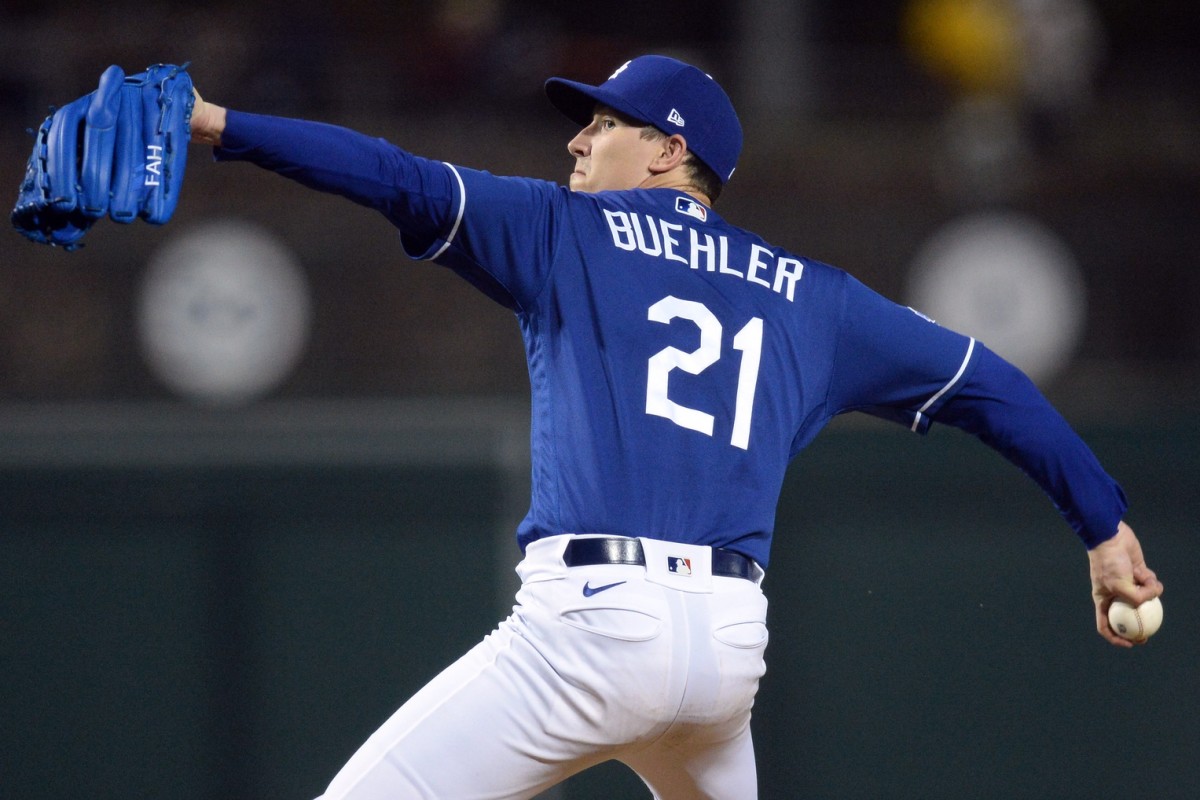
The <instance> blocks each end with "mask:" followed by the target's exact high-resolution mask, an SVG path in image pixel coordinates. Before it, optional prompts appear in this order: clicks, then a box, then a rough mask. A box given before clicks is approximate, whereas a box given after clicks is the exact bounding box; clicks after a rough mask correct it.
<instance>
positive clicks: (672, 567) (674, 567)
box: [667, 556, 692, 575]
mask: <svg viewBox="0 0 1200 800" xmlns="http://www.w3.org/2000/svg"><path fill="white" fill-rule="evenodd" d="M667 571H668V572H674V573H675V574H676V575H691V574H692V560H691V559H690V558H683V557H681V556H667Z"/></svg>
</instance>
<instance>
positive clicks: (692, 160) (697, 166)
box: [641, 125, 724, 205]
mask: <svg viewBox="0 0 1200 800" xmlns="http://www.w3.org/2000/svg"><path fill="white" fill-rule="evenodd" d="M641 136H642V138H643V139H646V140H648V141H653V140H655V139H665V138H667V134H666V133H664V132H663V131H660V130H659V129H658V128H656V127H654V126H653V125H643V126H642V133H641ZM685 141H686V140H685ZM683 165H684V166H685V167H687V169H688V177H689V178H691V179H692V182H693V183H695V184H696V188H697V189H699V190H700V191H702V192H704V194H705V195H707V196H708V200H709V202H711V203H712V204H713V205H716V204H717V198H718V197H720V196H721V188H722V187H723V186H724V184H723V183H721V179H720V177H718V176H717V173H716V172H715V171H713V169H712V167H710V166H708V164H705V163H704V162H703V161H701V160H700V159H699V158H697V157H696V154H695V153H693V152H692V151H691V150H689V151H688V154H687V156H686V157H685V159H684V162H683Z"/></svg>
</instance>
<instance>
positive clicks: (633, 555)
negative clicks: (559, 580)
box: [563, 538, 755, 581]
mask: <svg viewBox="0 0 1200 800" xmlns="http://www.w3.org/2000/svg"><path fill="white" fill-rule="evenodd" d="M563 563H565V564H566V565H567V566H568V567H591V566H595V565H597V564H628V565H630V566H637V567H644V566H646V554H645V553H644V552H642V543H641V542H639V541H638V540H637V539H617V538H591V539H572V540H571V541H569V542H567V549H566V550H565V551H564V552H563ZM754 572H755V570H754V562H753V561H752V560H751V559H749V558H747V557H746V556H744V555H742V554H741V553H735V552H733V551H732V550H722V549H721V548H719V547H714V548H713V549H712V574H713V575H719V576H721V577H723V578H745V579H746V580H748V581H752V580H754V578H755V575H754Z"/></svg>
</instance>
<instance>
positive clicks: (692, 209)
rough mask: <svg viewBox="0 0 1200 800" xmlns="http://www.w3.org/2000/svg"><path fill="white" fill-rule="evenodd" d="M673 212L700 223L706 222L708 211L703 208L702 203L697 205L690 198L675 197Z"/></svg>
mask: <svg viewBox="0 0 1200 800" xmlns="http://www.w3.org/2000/svg"><path fill="white" fill-rule="evenodd" d="M675 210H676V211H678V212H679V213H680V214H687V215H688V216H689V217H694V218H695V219H698V220H700V221H701V222H708V209H707V208H705V207H704V204H703V203H697V202H696V201H695V200H693V199H692V198H690V197H676V198H675Z"/></svg>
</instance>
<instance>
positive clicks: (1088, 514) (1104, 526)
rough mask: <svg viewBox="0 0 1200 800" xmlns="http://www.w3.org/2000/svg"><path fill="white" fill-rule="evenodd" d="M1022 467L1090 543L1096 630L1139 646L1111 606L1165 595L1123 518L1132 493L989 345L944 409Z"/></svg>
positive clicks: (949, 419) (944, 415)
mask: <svg viewBox="0 0 1200 800" xmlns="http://www.w3.org/2000/svg"><path fill="white" fill-rule="evenodd" d="M937 419H938V421H939V422H944V423H947V424H950V425H954V426H955V427H958V428H961V429H963V430H965V431H967V432H969V433H971V434H974V435H975V436H977V437H979V439H980V440H981V441H983V442H984V443H986V444H987V445H989V446H990V447H992V448H994V449H995V450H997V451H998V452H1000V453H1001V454H1002V455H1004V457H1005V458H1007V459H1008V460H1009V461H1011V462H1013V463H1014V464H1016V465H1017V466H1018V467H1020V468H1021V469H1022V470H1023V471H1024V472H1025V473H1026V474H1028V475H1029V476H1030V477H1031V478H1032V479H1033V480H1034V481H1036V482H1037V483H1038V485H1039V486H1041V487H1042V489H1043V490H1044V491H1045V492H1046V494H1048V495H1049V496H1050V498H1051V499H1052V500H1053V501H1054V504H1055V505H1056V506H1057V507H1058V509H1059V511H1060V512H1061V513H1062V515H1063V517H1064V518H1066V520H1067V521H1068V522H1069V523H1070V525H1071V527H1072V528H1074V530H1075V532H1076V533H1077V534H1078V535H1079V537H1080V539H1082V540H1083V542H1084V544H1085V545H1086V546H1087V548H1088V561H1089V564H1090V574H1091V581H1092V599H1093V603H1094V605H1095V609H1096V628H1097V630H1098V631H1099V633H1100V635H1101V636H1103V637H1104V638H1105V639H1106V640H1108V641H1109V642H1111V643H1112V644H1114V645H1117V646H1120V647H1130V646H1131V644H1130V643H1129V642H1128V641H1126V640H1125V639H1122V638H1120V637H1119V636H1117V635H1116V634H1115V633H1114V632H1113V631H1112V630H1111V629H1110V628H1109V625H1108V607H1109V606H1110V605H1111V604H1112V601H1113V600H1114V599H1117V598H1122V599H1125V600H1127V601H1129V602H1130V603H1131V604H1133V605H1137V604H1139V603H1142V602H1145V601H1146V600H1149V599H1150V598H1152V597H1157V596H1158V595H1160V594H1162V591H1163V586H1162V583H1160V582H1159V580H1158V578H1157V576H1155V574H1154V572H1153V571H1152V570H1151V569H1150V568H1149V567H1148V566H1147V565H1146V561H1145V558H1144V556H1143V554H1142V548H1141V544H1140V543H1139V542H1138V538H1137V536H1136V535H1135V534H1134V532H1133V529H1132V528H1130V527H1129V526H1128V525H1127V524H1126V523H1125V522H1124V521H1122V519H1121V518H1122V516H1123V515H1124V513H1125V510H1126V502H1125V496H1124V494H1123V493H1122V492H1121V489H1120V487H1119V486H1118V485H1117V484H1116V482H1115V481H1114V480H1113V479H1112V478H1111V477H1109V476H1108V474H1107V473H1106V472H1105V471H1104V470H1103V469H1102V468H1101V467H1100V464H1099V462H1098V461H1097V459H1096V457H1095V455H1093V453H1092V451H1091V450H1090V449H1089V448H1088V447H1087V445H1086V444H1085V443H1084V442H1083V440H1082V439H1080V438H1079V436H1078V435H1077V434H1076V433H1075V432H1074V431H1073V430H1072V429H1071V428H1070V426H1069V425H1068V424H1067V422H1066V421H1065V420H1064V419H1063V418H1062V416H1061V415H1060V414H1059V413H1058V412H1057V411H1055V410H1054V408H1053V407H1051V405H1050V403H1049V402H1048V401H1047V400H1046V399H1045V398H1044V397H1043V396H1042V394H1041V392H1039V391H1038V390H1037V388H1036V387H1035V386H1034V385H1033V383H1032V382H1031V381H1030V380H1029V379H1028V378H1027V377H1026V376H1025V375H1024V374H1023V373H1021V372H1020V370H1018V369H1017V368H1016V367H1014V366H1012V365H1011V364H1009V363H1007V362H1006V361H1004V360H1003V359H1001V358H999V357H998V356H996V355H995V354H993V353H991V352H990V351H987V350H986V349H985V350H984V352H983V353H982V354H981V356H980V361H979V365H978V367H977V368H976V370H975V371H974V373H973V374H972V376H971V379H970V380H969V381H968V382H967V384H966V385H965V386H963V388H962V390H961V391H959V392H958V394H957V395H955V397H954V398H953V399H951V400H950V401H949V402H948V403H947V404H946V405H945V407H944V408H943V409H942V410H941V411H940V412H939V413H938V416H937Z"/></svg>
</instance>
